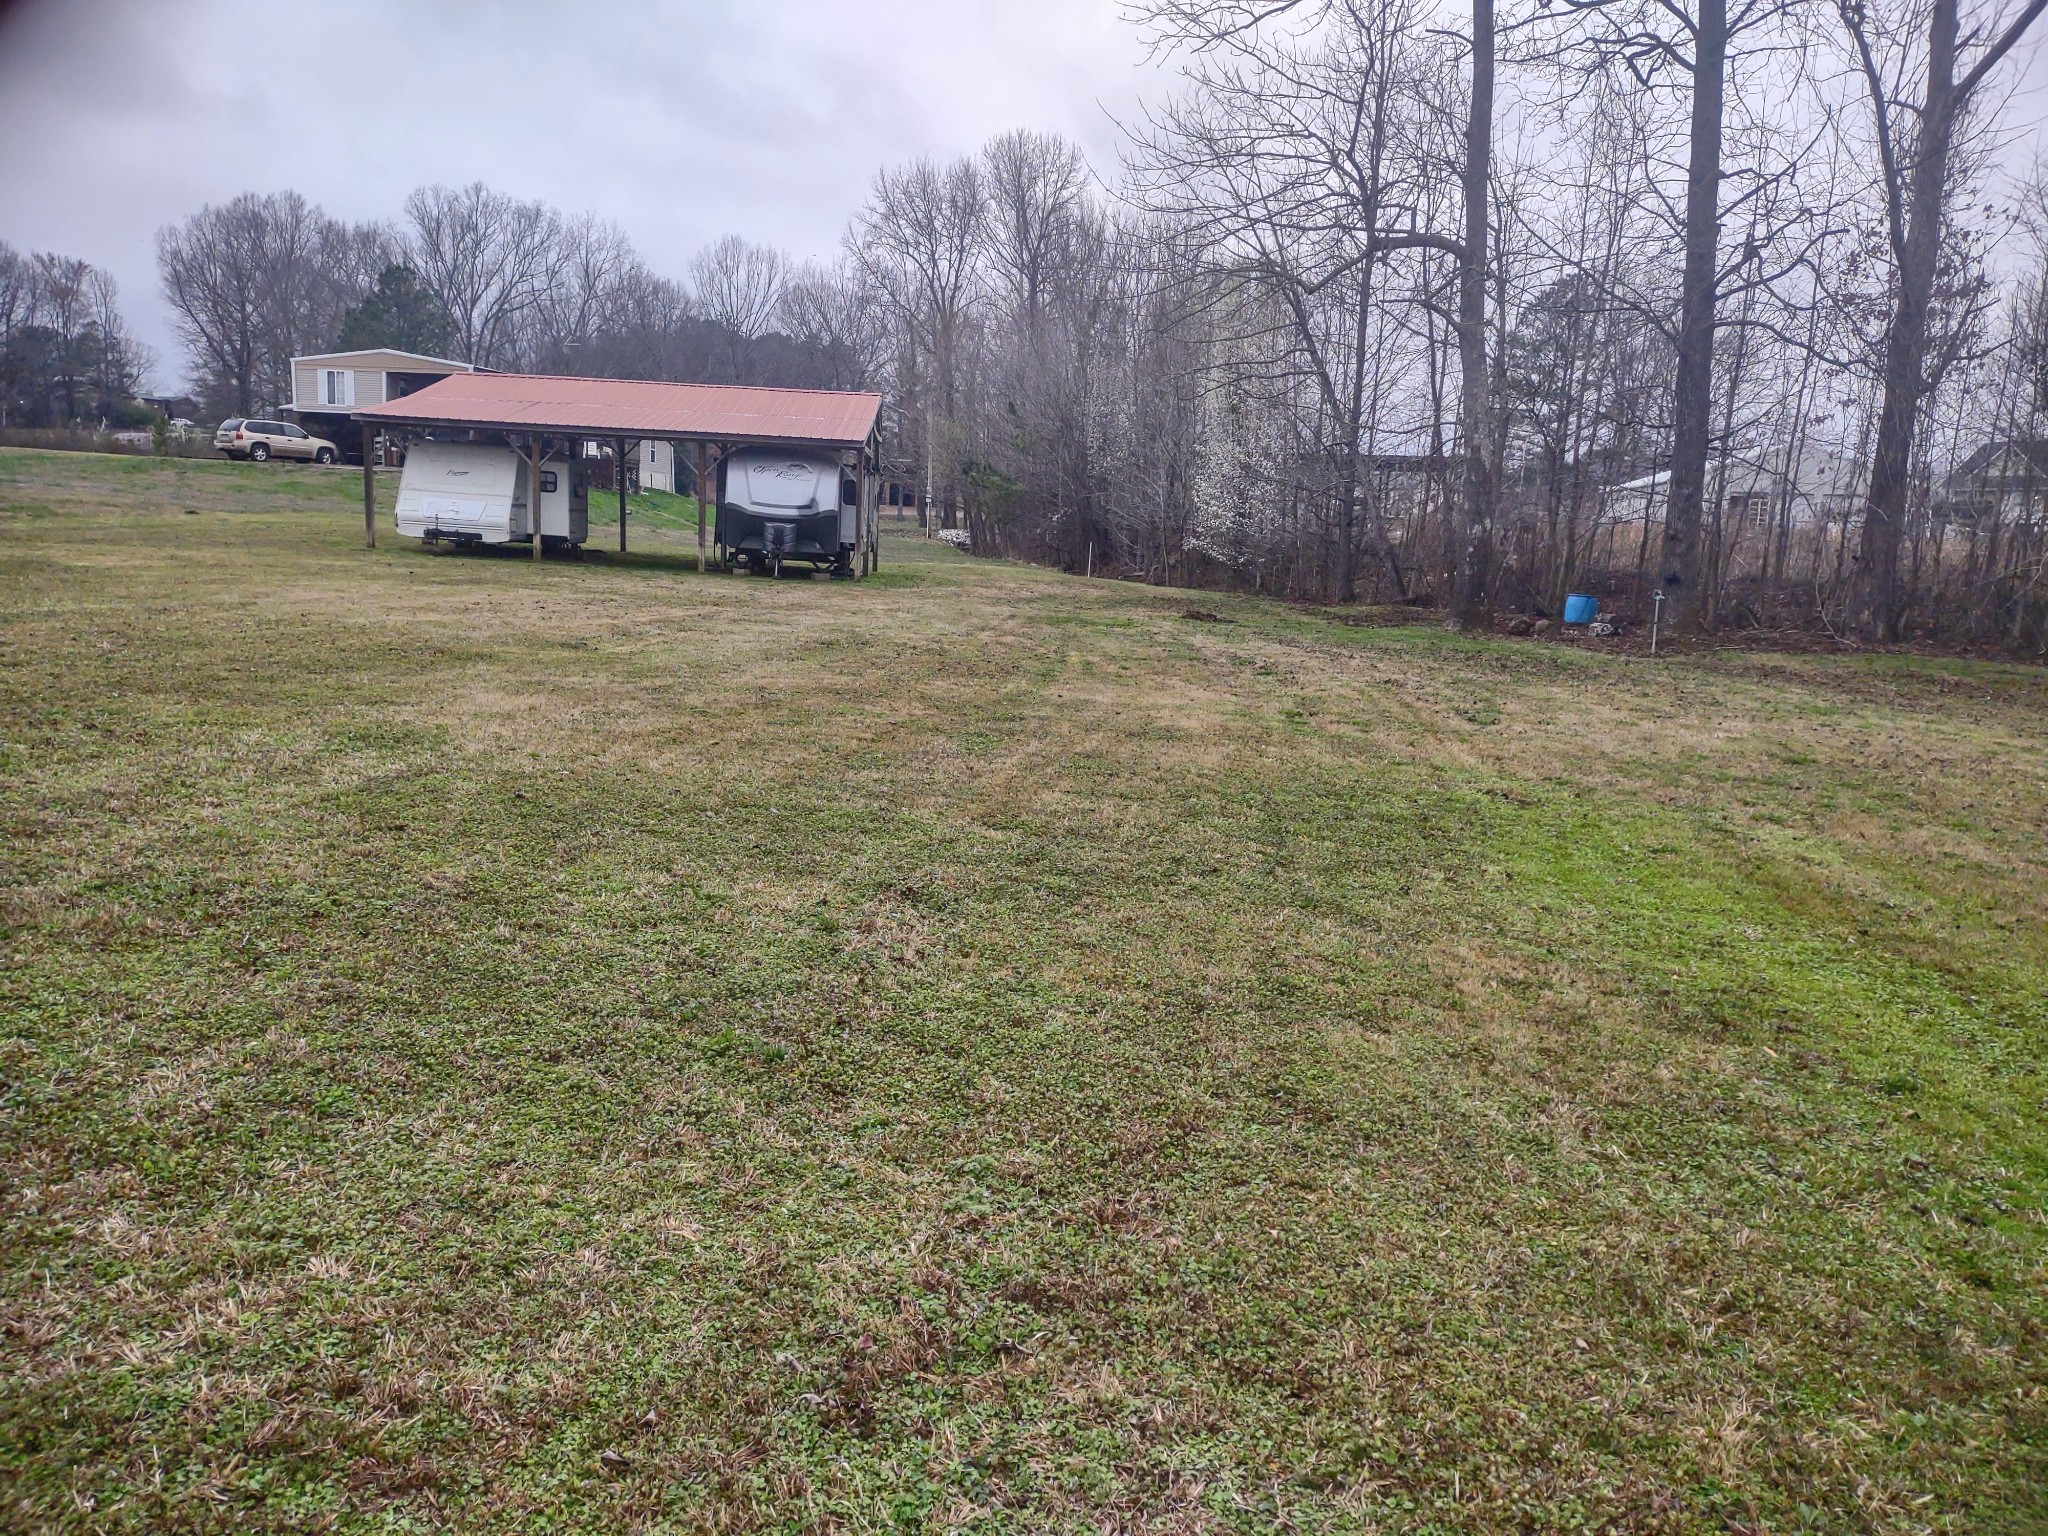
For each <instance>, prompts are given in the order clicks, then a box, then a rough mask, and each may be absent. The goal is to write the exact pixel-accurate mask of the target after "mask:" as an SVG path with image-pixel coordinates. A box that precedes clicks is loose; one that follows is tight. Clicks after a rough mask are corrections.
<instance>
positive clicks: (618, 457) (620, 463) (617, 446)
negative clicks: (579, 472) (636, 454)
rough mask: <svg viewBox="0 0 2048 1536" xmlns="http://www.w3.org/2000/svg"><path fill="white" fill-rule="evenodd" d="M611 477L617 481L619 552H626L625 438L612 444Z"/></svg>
mask: <svg viewBox="0 0 2048 1536" xmlns="http://www.w3.org/2000/svg"><path fill="white" fill-rule="evenodd" d="M612 477H613V478H614V479H615V480H617V481H618V482H619V553H620V554H622V555H623V554H624V553H625V552H626V440H625V439H624V438H623V437H622V438H619V439H618V440H617V441H616V442H615V443H614V444H613V445H612Z"/></svg>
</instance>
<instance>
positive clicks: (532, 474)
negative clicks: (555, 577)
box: [500, 432, 541, 560]
mask: <svg viewBox="0 0 2048 1536" xmlns="http://www.w3.org/2000/svg"><path fill="white" fill-rule="evenodd" d="M540 444H541V437H540V434H539V433H538V432H536V433H534V434H533V438H532V449H533V451H532V456H531V458H530V459H529V460H528V462H529V464H530V465H531V466H532V467H531V469H530V470H529V472H528V476H527V481H526V521H527V525H528V526H529V527H530V528H532V529H533V558H534V559H536V560H538V559H539V558H540ZM500 462H503V461H502V460H501V461H500Z"/></svg>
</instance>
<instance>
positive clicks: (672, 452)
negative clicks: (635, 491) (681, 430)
mask: <svg viewBox="0 0 2048 1536" xmlns="http://www.w3.org/2000/svg"><path fill="white" fill-rule="evenodd" d="M631 453H632V462H633V463H634V464H635V465H637V466H638V470H639V475H640V489H641V490H643V491H667V492H668V493H669V494H670V495H672V496H673V495H676V494H678V489H677V487H678V480H677V476H676V445H675V444H674V443H668V442H663V441H662V440H661V439H660V438H648V439H647V440H646V441H644V442H639V443H635V444H634V445H633V447H632V450H631Z"/></svg>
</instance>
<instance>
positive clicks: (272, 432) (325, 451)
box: [213, 416, 341, 464]
mask: <svg viewBox="0 0 2048 1536" xmlns="http://www.w3.org/2000/svg"><path fill="white" fill-rule="evenodd" d="M213 446H214V447H215V448H217V449H219V450H220V451H221V452H222V453H224V454H226V455H227V456H228V457H229V458H231V459H254V460H256V462H257V463H259V464H260V463H262V462H263V461H264V460H265V459H269V458H279V459H311V460H312V461H313V462H314V463H315V464H332V463H333V462H334V461H335V460H336V459H338V458H340V457H341V450H340V449H338V448H336V447H335V446H334V444H332V443H330V442H329V441H327V439H326V438H324V437H315V436H313V435H312V433H310V432H308V431H307V430H306V429H305V428H304V427H295V426H293V425H292V424H291V423H290V422H288V421H258V420H256V419H255V418H254V417H245V416H230V417H229V418H228V419H227V420H226V421H224V422H222V423H221V424H220V430H219V431H217V432H215V433H214V434H213Z"/></svg>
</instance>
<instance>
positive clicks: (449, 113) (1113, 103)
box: [0, 0, 1162, 383]
mask: <svg viewBox="0 0 2048 1536" xmlns="http://www.w3.org/2000/svg"><path fill="white" fill-rule="evenodd" d="M1161 80H1162V76H1161V75H1160V74H1159V72H1158V71H1157V70H1156V69H1153V68H1151V67H1149V66H1148V65H1147V64H1146V62H1145V57H1144V49H1143V47H1142V45H1141V43H1140V40H1139V38H1138V37H1137V35H1136V34H1135V33H1134V32H1133V31H1132V29H1131V28H1130V27H1129V26H1127V25H1126V24H1125V23H1124V22H1122V21H1121V20H1120V19H1119V13H1118V8H1117V3H1116V0H634V3H625V0H581V3H560V0H467V3H459V0H348V3H334V4H308V3H304V0H268V3H264V4H250V3H244V0H25V3H24V0H0V145H4V146H6V147H5V149H4V151H0V239H4V240H6V241H8V242H9V243H10V244H12V245H14V246H15V247H16V248H17V249H19V250H28V249H36V250H54V251H63V252H65V253H67V254H70V255H75V256H82V257H84V258H85V259H86V260H88V261H91V262H94V263H96V264H97V265H100V266H103V267H106V268H108V269H109V270H110V271H112V272H113V274H114V275H115V277H116V278H117V279H119V281H120V284H121V290H122V295H123V300H124V307H125V309H126V310H127V312H128V314H129V317H130V321H131V323H132V324H133V325H134V327H135V329H136V330H137V331H138V332H139V333H140V334H141V335H142V337H143V339H144V340H146V341H148V342H149V343H150V345H152V346H153V347H155V348H156V349H157V351H158V352H159V353H160V354H161V356H162V359H163V362H162V365H161V366H160V368H159V373H160V374H161V375H163V382H166V383H168V382H171V381H172V380H173V379H175V378H177V377H179V376H181V375H182V372H183V367H184V359H183V357H182V354H181V353H180V350H179V348H178V346H177V343H176V340H175V338H174V336H173V334H172V332H171V328H170V322H169V318H168V316H167V314H166V312H165V310H164V306H163V304H162V301H161V300H160V299H159V298H158V296H157V292H156V275H155V261H154V256H153V254H152V239H153V236H154V234H155V231H156V230H157V228H158V227H159V226H160V225H163V224H166V223H170V222H174V221H175V220H177V219H179V218H182V217H183V216H184V215H186V214H188V213H190V212H192V211H193V210H195V209H197V208H198V207H199V206H200V205H202V204H204V203H207V202H220V201H224V200H225V199H227V198H231V197H233V196H235V195H236V194H237V193H239V192H247V191H258V192H269V191H276V190H280V189H283V188H287V187H289V188H295V189H296V190H298V191H300V192H303V193H304V194H306V196H308V197H310V198H312V199H313V200H314V201H316V202H318V203H319V204H320V205H321V206H322V207H324V208H325V209H326V210H327V211H328V212H329V213H331V214H335V215H337V216H339V217H342V218H347V219H351V220H356V219H372V218H392V217H394V216H395V215H396V214H397V212H398V207H399V204H400V202H401V201H402V200H403V198H404V197H405V194H406V193H407V192H408V191H410V190H411V189H412V188H413V187H415V186H418V185H420V184H422V183H425V182H435V181H441V182H449V183H460V182H467V181H472V180H476V179H478V178H482V179H483V180H485V181H488V182H489V183H491V184H492V185H493V186H495V187H498V188H500V189H502V190H504V191H507V192H511V193H515V194H517V195H519V196H521V197H529V198H542V199H545V200H546V201H548V202H551V203H554V204H556V205H557V206H559V207H561V208H564V209H567V210H570V211H580V210H584V209H588V210H591V211H594V212H596V213H598V214H600V215H602V216H604V217H606V218H610V219H613V220H615V221H617V222H618V223H619V224H620V225H621V226H623V227H624V229H625V231H626V233H627V234H628V235H629V236H630V237H631V238H632V240H633V243H634V245H635V246H636V247H637V248H638V249H639V251H640V253H641V255H642V256H643V257H644V258H645V259H646V260H647V262H648V264H649V265H650V266H652V267H654V268H655V269H656V270H657V271H661V272H665V273H669V274H678V273H680V272H681V270H682V268H683V265H684V263H685V262H686V261H687V260H688V259H689V256H690V253H691V252H692V251H694V250H695V249H696V248H697V247H698V246H700V245H702V244H704V243H705V242H706V241H707V240H710V239H713V238H715V237H716V236H718V235H720V234H722V233H724V232H726V231H728V230H733V231H738V232H740V233H742V234H745V235H747V236H749V237H750V238H753V239H757V240H767V241H771V242H773V243H775V244H777V245H781V246H784V247H785V248H787V249H788V250H790V251H792V252H793V253H795V254H797V255H799V256H806V255H827V254H830V252H831V251H833V250H834V249H835V248H836V246H837V244H838V240H839V235H840V232H841V230H842V229H843V228H844V227H845V224H846V221H847V218H848V217H849V215H851V214H852V212H853V211H854V209H855V208H856V207H857V206H858V205H859V203H860V202H861V200H862V197H863V196H864V194H865V192H866V189H867V186H868V183H869V182H870V180H871V179H872V178H873V176H874V172H875V169H876V168H877V167H878V166H880V165H883V164H888V163H893V162H896V161H901V160H906V159H910V158H912V157H914V156H917V155H920V154H927V153H929V154H938V155H953V154H958V153H961V152H962V151H965V150H971V149H973V148H975V147H976V146H978V145H979V144H981V143H982V142H983V141H984V140H985V139H987V138H988V137H989V136H990V135H992V134H995V133H997V132H1000V131H1001V130H1003V129H1005V128H1010V127H1019V126H1022V127H1031V128H1038V129H1043V130H1048V131H1053V132H1058V133H1064V134H1066V135H1068V136H1069V137H1071V138H1073V139H1075V140H1077V141H1079V142H1080V143H1081V144H1082V146H1083V147H1084V148H1086V149H1087V150H1088V151H1089V153H1090V155H1091V157H1093V158H1094V159H1095V160H1096V161H1097V163H1098V164H1100V165H1103V166H1105V167H1106V166H1109V165H1111V164H1113V162H1114V159H1115V152H1116V145H1117V142H1118V134H1117V130H1116V127H1115V121H1116V119H1118V118H1123V117H1128V115H1129V114H1130V112H1131V111H1132V109H1133V108H1134V106H1135V104H1136V103H1137V101H1138V100H1139V99H1140V98H1141V97H1142V96H1145V95H1149V94H1152V92H1153V89H1154V88H1155V87H1156V86H1157V85H1158V83H1159V82H1160V81H1161Z"/></svg>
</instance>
